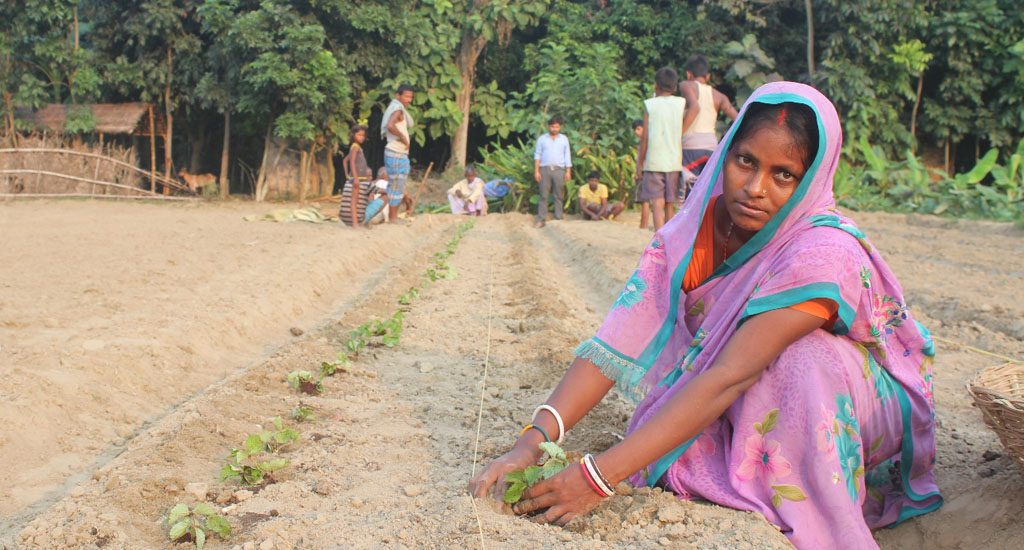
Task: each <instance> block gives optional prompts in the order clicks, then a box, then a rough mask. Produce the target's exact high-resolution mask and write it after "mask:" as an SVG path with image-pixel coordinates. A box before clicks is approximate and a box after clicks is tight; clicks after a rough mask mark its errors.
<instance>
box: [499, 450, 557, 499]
mask: <svg viewBox="0 0 1024 550" xmlns="http://www.w3.org/2000/svg"><path fill="white" fill-rule="evenodd" d="M540 450H542V451H544V452H545V453H546V454H547V456H548V459H547V460H545V461H544V464H542V465H540V466H537V465H533V466H527V467H526V469H524V470H516V471H514V472H509V473H508V474H506V475H505V482H506V483H508V488H507V489H505V497H504V500H505V502H506V503H507V504H515V503H517V502H519V499H521V498H523V492H525V491H526V489H528V488H530V487H532V486H534V485H536V483H537V482H538V481H540V480H541V479H551V478H552V477H554V476H555V475H556V474H558V473H559V472H561V471H562V470H564V469H566V468H567V467H568V466H569V458H568V457H567V456H565V451H563V450H562V448H561V447H559V446H558V445H557V444H555V443H552V442H550V441H545V442H544V443H541V444H540Z"/></svg>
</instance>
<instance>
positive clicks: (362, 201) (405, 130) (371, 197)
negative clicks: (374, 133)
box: [338, 84, 415, 227]
mask: <svg viewBox="0 0 1024 550" xmlns="http://www.w3.org/2000/svg"><path fill="white" fill-rule="evenodd" d="M414 94H415V90H414V89H413V87H412V86H409V85H408V84H402V85H401V86H399V87H398V89H397V90H396V91H395V97H394V98H393V99H392V100H391V103H390V104H388V107H387V109H386V110H385V111H384V116H383V117H382V118H381V126H380V135H381V138H383V139H384V140H386V141H387V145H385V147H384V166H381V167H380V168H378V169H377V179H376V180H373V171H372V170H370V165H369V164H368V163H367V162H366V154H365V153H364V152H363V144H364V143H365V142H366V131H367V127H366V126H364V125H361V124H359V125H356V126H353V127H352V129H351V130H350V131H349V142H350V146H349V152H348V155H346V156H345V159H344V162H343V164H344V167H345V175H346V181H345V187H344V189H342V193H341V205H340V207H339V209H338V218H339V219H340V220H341V222H342V223H344V224H346V225H349V226H351V227H364V226H369V225H371V224H373V223H385V222H391V223H393V222H395V221H397V220H398V208H399V207H400V206H402V205H403V204H404V205H405V206H406V209H407V212H408V213H409V214H412V198H411V197H409V196H408V195H407V194H406V193H405V183H406V179H407V178H408V177H409V169H410V165H409V147H410V144H411V142H410V141H409V128H411V127H413V126H414V125H415V121H414V119H413V118H412V115H411V114H409V110H408V109H407V107H408V106H409V105H410V104H411V103H412V100H413V96H414Z"/></svg>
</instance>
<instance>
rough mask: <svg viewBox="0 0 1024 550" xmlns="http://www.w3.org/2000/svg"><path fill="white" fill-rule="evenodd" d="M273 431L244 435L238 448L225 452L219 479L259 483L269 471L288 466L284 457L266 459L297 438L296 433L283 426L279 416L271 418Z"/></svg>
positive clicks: (297, 434) (268, 474) (245, 483)
mask: <svg viewBox="0 0 1024 550" xmlns="http://www.w3.org/2000/svg"><path fill="white" fill-rule="evenodd" d="M273 423H274V428H275V431H269V430H263V431H261V432H259V433H255V434H252V435H250V436H249V437H247V438H245V443H243V444H242V448H241V449H238V448H233V449H231V451H230V452H229V453H228V463H227V464H225V465H224V467H223V468H221V469H220V480H221V481H227V480H229V479H238V481H239V482H240V483H242V485H259V484H261V483H263V482H264V480H266V479H267V478H268V477H269V476H270V475H271V474H273V473H274V472H276V471H278V470H280V469H281V468H284V467H285V466H288V460H287V459H285V458H267V457H266V455H267V454H268V453H274V452H277V451H280V450H281V449H283V448H284V447H285V446H287V445H289V444H291V443H294V442H295V441H298V439H299V432H297V431H295V430H293V429H291V428H285V427H284V422H283V421H282V420H281V418H280V417H277V418H274V420H273Z"/></svg>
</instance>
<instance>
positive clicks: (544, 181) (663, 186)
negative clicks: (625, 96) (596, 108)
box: [533, 55, 737, 230]
mask: <svg viewBox="0 0 1024 550" xmlns="http://www.w3.org/2000/svg"><path fill="white" fill-rule="evenodd" d="M685 71H686V80H684V81H682V82H680V81H679V74H678V73H677V72H676V70H675V69H672V68H671V67H664V68H662V69H659V70H658V71H657V72H656V73H655V75H654V97H652V98H650V99H647V100H645V101H644V117H643V119H642V120H636V121H634V122H633V131H634V133H635V135H636V136H637V139H638V142H639V145H638V148H637V158H636V174H635V175H634V178H635V179H634V181H635V184H636V191H635V195H634V202H636V203H637V204H640V208H641V212H640V227H641V228H644V229H645V228H647V227H648V224H649V222H650V221H653V224H654V229H655V230H657V229H660V228H661V227H662V226H663V225H665V222H666V221H668V220H669V219H671V218H672V216H673V215H674V213H675V209H676V207H677V205H679V204H681V203H682V201H683V199H685V198H686V194H687V191H688V189H689V186H690V185H691V184H692V182H693V181H694V180H696V178H697V175H698V174H700V170H701V168H702V167H703V165H704V163H705V162H707V160H708V158H709V157H710V156H711V153H712V152H713V151H714V149H715V147H716V146H717V145H718V134H717V131H716V128H715V126H716V124H717V122H718V115H719V113H724V114H725V115H726V116H727V117H728V118H729V119H730V120H735V119H736V116H737V112H736V109H735V108H734V107H733V106H732V103H731V102H730V101H729V98H728V97H726V96H725V94H723V93H721V92H719V91H718V90H715V89H714V88H712V87H711V86H710V85H709V84H708V78H709V64H708V60H707V59H706V58H705V57H704V56H701V55H695V56H693V57H691V58H690V59H689V60H688V61H687V62H686V66H685ZM561 127H562V119H561V118H559V117H552V118H551V119H550V120H549V121H548V132H547V133H546V134H544V135H542V136H540V138H538V140H537V146H536V148H535V149H534V155H533V164H534V176H533V177H534V179H535V180H536V181H537V184H538V186H539V191H540V201H539V203H538V205H537V220H536V223H535V226H536V227H543V226H544V224H545V223H546V221H547V215H548V197H549V196H550V195H554V218H555V219H556V220H558V219H561V218H562V215H563V212H562V208H563V205H564V194H565V182H566V181H567V180H569V179H570V178H571V174H572V154H571V147H570V145H569V140H568V138H566V136H565V135H564V134H562V133H561ZM587 181H588V184H587V185H585V186H583V187H581V188H580V191H579V194H580V196H579V201H580V203H579V204H580V213H581V214H582V215H583V218H584V219H588V220H599V219H608V218H614V217H615V216H617V215H618V214H619V213H620V212H622V210H623V209H624V208H625V206H624V205H622V204H621V203H614V204H608V202H607V201H608V199H607V197H608V192H607V187H606V186H604V185H603V184H601V183H600V181H598V180H597V174H594V173H592V174H590V175H588V178H587ZM602 192H603V198H602Z"/></svg>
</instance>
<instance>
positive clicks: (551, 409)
mask: <svg viewBox="0 0 1024 550" xmlns="http://www.w3.org/2000/svg"><path fill="white" fill-rule="evenodd" d="M540 411H548V412H549V413H551V416H554V417H555V422H557V423H558V438H557V439H556V441H555V443H557V444H558V445H561V444H562V440H563V439H565V424H563V423H562V415H560V414H558V411H556V410H555V408H554V407H552V406H551V405H548V404H544V405H541V406H539V407H537V408H536V409H534V410H533V416H532V417H530V422H533V423H534V424H536V423H537V413H539V412H540Z"/></svg>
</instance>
